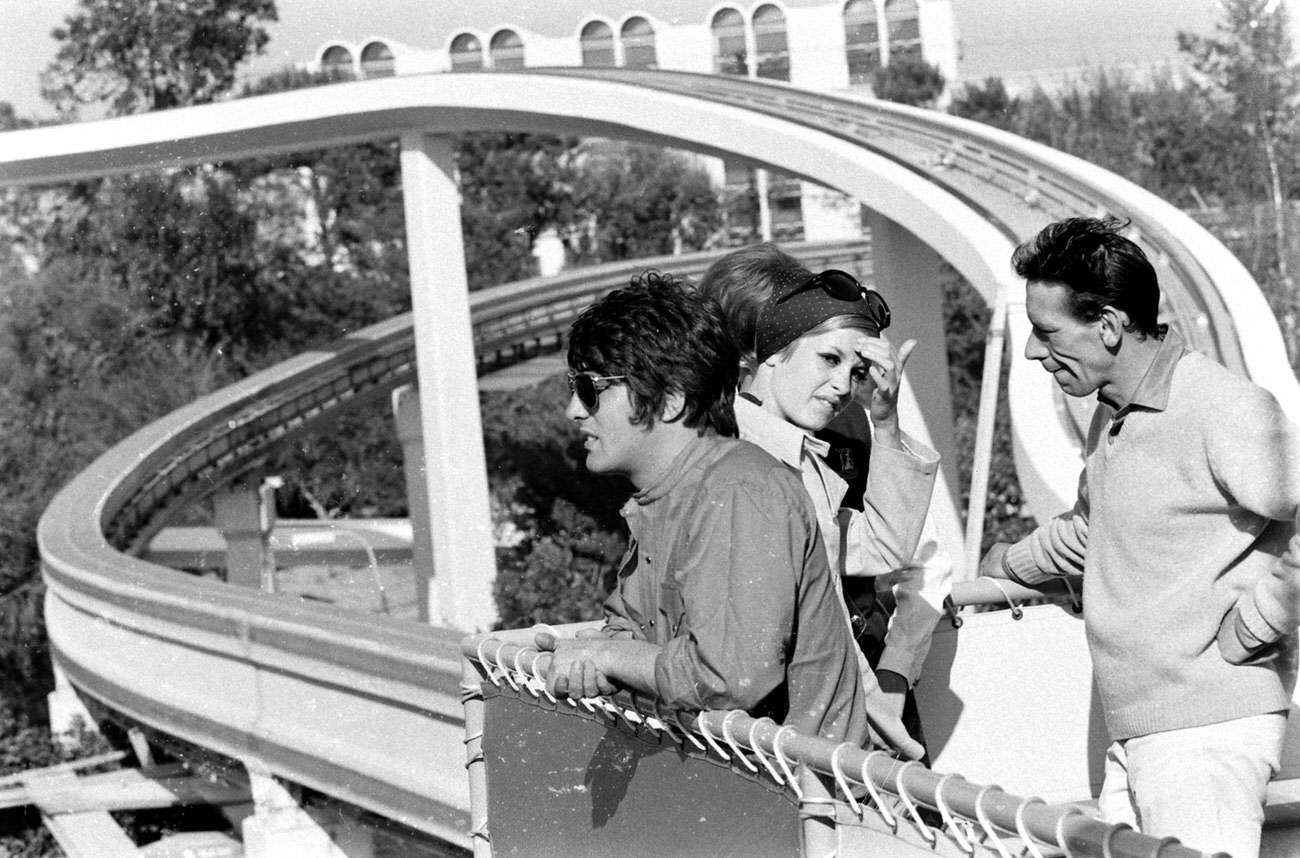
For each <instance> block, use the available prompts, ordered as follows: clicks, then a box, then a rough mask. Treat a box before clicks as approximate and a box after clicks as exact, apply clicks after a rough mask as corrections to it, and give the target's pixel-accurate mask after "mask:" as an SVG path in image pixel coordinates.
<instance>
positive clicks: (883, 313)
mask: <svg viewBox="0 0 1300 858" xmlns="http://www.w3.org/2000/svg"><path fill="white" fill-rule="evenodd" d="M813 289H821V290H822V291H823V292H825V293H826V294H827V295H829V296H830V297H832V298H834V299H835V300H837V301H852V302H853V303H855V304H856V303H859V302H860V303H862V304H863V305H864V308H863V309H861V310H859V312H861V313H862V315H864V316H866V317H867V319H868V320H870V322H871V324H873V325H875V326H876V328H877V329H878V330H881V331H883V330H884V329H885V328H888V327H889V322H890V320H891V318H892V317H891V315H890V312H889V305H888V304H887V303H885V299H884V298H883V297H882V296H881V294H880V293H879V292H876V291H874V290H871V289H868V288H867V287H866V286H863V285H862V284H861V283H859V282H858V280H857V278H856V277H854V276H853V275H852V274H850V273H848V272H847V271H840V270H839V269H838V268H827V269H826V270H825V271H822V272H820V273H818V274H814V275H813V276H812V277H810V278H808V279H807V280H805V281H804V282H803V283H802V284H800V285H799V286H796V287H795V288H793V289H791V290H790V291H789V292H786V293H785V294H784V295H781V296H780V297H778V298H777V299H776V303H778V304H780V303H783V302H785V301H788V300H790V299H791V298H793V297H794V296H795V295H801V294H803V293H804V292H810V291H812V290H813Z"/></svg>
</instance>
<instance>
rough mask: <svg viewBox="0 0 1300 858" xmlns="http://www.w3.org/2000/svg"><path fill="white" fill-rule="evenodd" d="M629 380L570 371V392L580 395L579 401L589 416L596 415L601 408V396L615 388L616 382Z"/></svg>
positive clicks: (619, 376) (617, 376) (622, 376)
mask: <svg viewBox="0 0 1300 858" xmlns="http://www.w3.org/2000/svg"><path fill="white" fill-rule="evenodd" d="M625 378H627V376H625V375H597V374H596V373H594V372H578V371H577V370H572V369H571V370H569V391H570V392H571V393H576V394H577V395H578V401H579V402H581V403H582V407H583V408H585V409H587V413H588V414H595V413H596V409H598V408H600V394H601V393H602V392H603V391H605V390H608V389H609V388H611V387H613V386H614V383H615V382H618V381H622V380H623V379H625Z"/></svg>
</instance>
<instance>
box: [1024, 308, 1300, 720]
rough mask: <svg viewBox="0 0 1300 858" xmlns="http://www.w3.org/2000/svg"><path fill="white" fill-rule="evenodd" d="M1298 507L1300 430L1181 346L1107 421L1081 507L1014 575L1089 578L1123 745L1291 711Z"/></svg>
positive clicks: (1098, 425)
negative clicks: (1177, 731) (1136, 739)
mask: <svg viewBox="0 0 1300 858" xmlns="http://www.w3.org/2000/svg"><path fill="white" fill-rule="evenodd" d="M1297 506H1300V427H1297V426H1296V425H1295V424H1293V423H1291V422H1290V421H1289V420H1288V419H1287V418H1286V417H1285V415H1283V413H1282V411H1281V409H1280V407H1279V406H1278V404H1277V401H1276V400H1275V399H1274V398H1273V397H1272V395H1271V394H1269V393H1268V392H1267V391H1265V390H1264V389H1262V388H1260V387H1259V386H1257V385H1255V384H1253V383H1251V382H1250V381H1248V380H1246V379H1244V378H1242V377H1240V376H1238V375H1236V374H1234V373H1232V372H1230V371H1228V370H1227V369H1225V368H1224V367H1222V366H1220V365H1218V364H1216V363H1214V362H1213V361H1211V360H1209V359H1208V358H1206V357H1204V356H1203V355H1200V354H1197V353H1195V352H1190V351H1188V350H1186V349H1185V348H1184V346H1183V344H1182V342H1181V341H1180V340H1179V339H1178V338H1177V337H1176V336H1175V335H1174V334H1172V333H1171V334H1170V335H1168V336H1167V337H1166V338H1165V341H1164V342H1163V343H1161V345H1160V348H1159V350H1158V352H1157V354H1156V357H1155V359H1154V361H1153V362H1152V365H1151V368H1150V369H1149V370H1148V371H1147V373H1146V375H1145V376H1144V377H1143V379H1142V381H1141V382H1140V383H1139V385H1138V388H1137V390H1136V391H1135V394H1134V396H1133V400H1132V402H1130V403H1129V404H1128V405H1126V406H1125V407H1124V408H1122V409H1120V410H1119V411H1118V412H1116V411H1114V410H1113V409H1111V408H1109V407H1108V406H1105V405H1102V406H1100V407H1099V408H1098V411H1097V414H1096V416H1095V418H1094V420H1093V424H1092V428H1091V430H1090V432H1089V436H1088V441H1087V446H1086V461H1085V466H1084V470H1083V474H1082V476H1081V477H1080V480H1079V496H1078V501H1077V502H1076V504H1075V507H1074V509H1072V510H1071V511H1070V512H1068V513H1066V514H1064V515H1062V516H1059V517H1058V518H1055V519H1053V520H1052V521H1050V522H1048V523H1046V524H1044V525H1042V526H1041V527H1039V528H1038V529H1037V530H1035V531H1034V532H1033V533H1032V534H1030V535H1029V536H1028V537H1026V538H1025V539H1023V540H1021V541H1020V542H1018V543H1016V544H1015V545H1013V546H1011V547H1010V548H1009V549H1008V550H1007V553H1006V555H1005V557H1004V559H1003V569H1004V571H1005V572H1006V573H1008V574H1009V575H1010V577H1013V578H1015V579H1018V580H1020V581H1022V582H1024V583H1029V584H1032V583H1037V582H1040V581H1042V580H1044V579H1046V578H1048V577H1051V576H1053V575H1061V574H1077V573H1079V572H1082V573H1083V574H1084V620H1085V628H1086V630H1087V637H1088V644H1089V649H1090V651H1091V654H1092V661H1093V674H1094V680H1095V682H1096V686H1097V689H1098V692H1099V695H1100V698H1101V703H1102V709H1103V711H1104V713H1105V718H1106V726H1107V728H1108V730H1109V732H1110V735H1111V738H1112V739H1113V740H1121V739H1127V738H1132V737H1135V736H1144V735H1147V734H1150V733H1155V732H1160V731H1165V730H1172V729H1179V728H1184V727H1194V726H1199V725H1204V724H1214V723H1219V722H1222V721H1228V720H1232V719H1235V718H1243V717H1247V716H1251V715H1259V714H1263V713H1267V712H1275V711H1280V710H1286V709H1287V707H1288V705H1289V689H1290V688H1291V687H1292V686H1293V684H1294V677H1295V634H1294V633H1295V629H1296V625H1297V622H1298V621H1300V539H1297V538H1295V535H1294V534H1295V527H1294V520H1295V516H1296V510H1297ZM1234 662H1241V663H1234Z"/></svg>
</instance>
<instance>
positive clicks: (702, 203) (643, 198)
mask: <svg viewBox="0 0 1300 858" xmlns="http://www.w3.org/2000/svg"><path fill="white" fill-rule="evenodd" d="M600 146H601V148H600V150H597V151H593V152H592V153H591V155H590V157H589V158H588V159H587V160H586V161H585V162H584V165H583V166H584V169H583V170H582V185H581V191H580V194H581V196H580V207H581V209H582V212H583V214H584V215H585V222H586V228H585V229H582V230H581V231H579V232H576V233H572V234H571V235H570V236H569V244H570V250H571V252H572V253H573V255H574V256H575V258H577V259H579V260H582V261H591V262H612V261H614V260H619V259H636V258H638V257H643V256H659V255H663V254H668V253H681V252H683V251H692V250H702V249H703V248H705V247H706V246H708V245H709V244H710V242H711V241H712V240H713V239H714V237H715V236H716V234H717V232H718V230H719V229H721V227H722V203H721V200H720V199H719V196H718V193H717V191H715V190H714V189H713V186H712V183H711V182H710V180H709V176H708V174H707V173H706V172H704V170H702V169H700V168H698V167H695V166H693V165H692V164H691V163H690V162H688V161H687V160H686V159H685V158H684V157H683V156H682V155H680V154H677V153H674V152H670V151H667V150H664V149H662V148H660V147H657V146H645V145H637V144H619V143H602V144H600Z"/></svg>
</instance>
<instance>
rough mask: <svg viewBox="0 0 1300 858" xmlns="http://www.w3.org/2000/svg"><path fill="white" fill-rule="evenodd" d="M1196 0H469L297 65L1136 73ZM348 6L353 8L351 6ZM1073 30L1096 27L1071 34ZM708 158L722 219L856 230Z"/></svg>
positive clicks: (836, 83)
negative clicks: (914, 66) (1083, 1)
mask: <svg viewBox="0 0 1300 858" xmlns="http://www.w3.org/2000/svg"><path fill="white" fill-rule="evenodd" d="M343 2H344V3H346V2H347V0H343ZM1210 6H1212V0H1160V1H1159V2H1157V0H1095V2H1094V3H1092V4H1090V5H1088V7H1087V8H1086V9H1081V8H1080V7H1079V6H1078V5H1077V4H1072V3H1068V2H1067V0H552V2H550V3H518V2H513V3H511V2H507V0H481V2H475V3H472V4H464V6H463V7H461V8H458V9H455V10H450V9H447V10H441V11H439V12H438V13H437V16H436V17H437V18H438V19H439V20H440V22H441V23H440V26H439V27H437V28H435V27H434V26H433V24H432V18H431V24H430V27H429V30H428V32H427V33H423V32H421V30H420V27H419V24H418V20H416V21H410V22H407V24H406V25H404V28H403V30H402V36H403V41H404V42H409V43H413V44H404V43H399V42H397V41H395V40H391V39H383V38H379V37H375V38H366V39H362V40H359V41H356V42H350V41H348V40H346V39H342V38H339V39H334V40H331V41H329V42H326V43H324V44H322V45H320V47H319V48H318V50H317V51H316V52H315V55H314V57H313V58H312V61H311V62H310V63H309V65H311V66H313V67H314V68H319V69H321V70H330V71H335V72H339V71H347V70H350V71H351V73H352V74H354V75H355V76H358V77H374V76H381V75H388V74H399V75H400V74H415V73H427V72H440V71H470V70H478V69H485V70H491V69H496V70H502V69H519V68H527V67H542V66H591V67H606V68H609V67H622V68H662V69H674V70H681V71H691V72H701V73H708V74H723V75H741V76H749V77H755V78H766V79H770V80H777V81H787V82H789V83H792V84H794V85H796V86H800V87H803V88H806V89H812V90H817V91H823V92H835V91H842V92H847V93H857V94H863V95H870V94H871V91H872V85H873V82H874V81H875V80H876V77H877V75H878V74H879V73H880V70H881V69H885V68H888V67H889V66H891V65H894V64H897V63H900V62H910V61H921V62H924V63H927V64H929V65H932V66H935V67H937V68H938V69H939V71H940V72H941V73H942V75H943V77H944V79H945V81H946V82H947V84H948V90H949V91H951V90H953V89H954V88H956V87H959V86H960V85H961V84H962V83H964V82H966V81H970V80H982V79H983V78H984V77H986V76H989V75H991V74H995V73H996V74H997V76H999V77H1002V78H1003V80H1004V81H1005V82H1006V83H1007V85H1008V86H1009V87H1012V88H1015V87H1016V86H1017V85H1020V86H1023V85H1025V84H1027V83H1035V82H1036V83H1046V84H1048V85H1050V84H1051V83H1052V82H1053V80H1057V81H1059V80H1060V79H1061V78H1069V76H1070V74H1071V73H1072V72H1073V73H1074V75H1075V77H1078V76H1079V75H1081V74H1084V73H1086V72H1087V71H1089V70H1090V69H1093V68H1096V67H1097V66H1100V65H1103V64H1104V65H1106V66H1107V67H1109V68H1120V69H1123V70H1126V71H1130V72H1132V71H1138V72H1140V71H1141V70H1142V69H1143V68H1146V67H1150V66H1152V65H1155V64H1157V63H1158V62H1159V61H1164V60H1167V59H1168V58H1169V57H1171V56H1172V55H1173V54H1174V53H1176V39H1175V38H1174V34H1175V33H1176V32H1177V30H1178V29H1179V28H1180V27H1181V26H1182V24H1180V22H1186V24H1187V25H1189V26H1192V27H1193V28H1196V26H1197V25H1200V29H1201V30H1204V29H1206V26H1205V24H1206V22H1207V21H1209V20H1211V17H1210V14H1209V13H1210V11H1211V10H1210V9H1209V7H1210ZM1201 7H1206V8H1204V9H1202V8H1201ZM357 11H358V15H357V18H358V20H365V19H366V18H367V16H366V15H364V14H361V10H360V9H358V10H357ZM1085 16H1086V17H1085ZM1076 19H1077V20H1076ZM1162 28H1163V29H1162ZM1089 29H1091V30H1092V31H1093V32H1104V33H1108V34H1109V35H1106V36H1104V37H1102V38H1094V37H1093V36H1091V35H1085V34H1082V33H1081V32H1080V31H1081V30H1089ZM1153 29H1154V30H1158V31H1160V33H1162V34H1163V35H1162V36H1161V38H1162V39H1163V42H1162V44H1166V45H1167V50H1166V51H1165V53H1163V54H1162V53H1160V52H1159V51H1153V50H1152V48H1151V45H1152V44H1153V42H1152V41H1151V39H1152V38H1154V37H1152V36H1149V35H1148V36H1145V37H1141V38H1139V37H1138V36H1137V35H1135V34H1138V33H1139V32H1143V31H1151V30H1153ZM1126 39H1128V41H1126ZM413 45H414V46H413ZM998 57H1005V58H1006V59H1005V60H999V59H998ZM1093 58H1095V61H1093ZM999 63H1001V65H999ZM1052 63H1056V65H1052ZM1144 63H1145V65H1144ZM1045 64H1046V65H1045ZM946 97H947V94H946V93H945V94H944V95H942V96H941V97H940V103H942V102H943V101H944V100H945V98H946ZM711 170H712V171H713V172H714V174H715V175H716V177H717V180H718V181H719V183H721V184H724V185H725V186H726V188H727V189H728V191H729V193H728V199H729V203H728V209H729V211H730V212H731V215H732V218H731V220H732V223H733V224H734V225H736V230H739V231H741V232H744V231H746V230H747V231H748V232H749V233H750V234H753V235H761V236H764V237H772V238H775V239H777V240H792V239H799V238H806V239H822V238H839V237H843V236H844V235H845V234H846V233H851V232H854V231H856V230H857V229H858V228H859V226H858V215H857V209H856V206H855V205H854V204H853V203H852V201H847V200H844V199H842V198H839V197H837V196H835V195H833V194H830V192H828V191H825V190H824V189H820V188H815V187H810V186H808V185H807V184H805V183H801V182H797V181H793V180H790V179H785V178H782V177H779V176H769V175H767V174H765V173H764V172H763V171H755V170H753V169H751V168H750V167H749V166H748V165H744V164H726V165H723V164H722V163H721V162H713V163H712V164H711Z"/></svg>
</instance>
